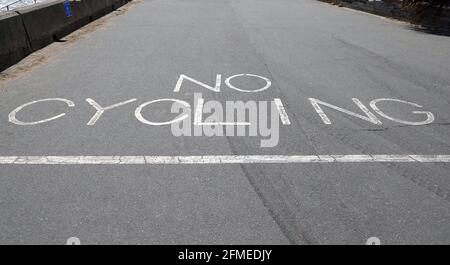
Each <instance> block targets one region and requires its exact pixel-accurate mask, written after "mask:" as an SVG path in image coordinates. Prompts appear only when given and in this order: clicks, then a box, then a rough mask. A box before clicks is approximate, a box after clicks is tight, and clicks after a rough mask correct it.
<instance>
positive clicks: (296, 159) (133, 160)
mask: <svg viewBox="0 0 450 265" xmlns="http://www.w3.org/2000/svg"><path fill="white" fill-rule="evenodd" d="M379 162H386V163H398V162H417V163H450V155H394V154H393V155H211V156H0V165H108V164H118V165H163V164H171V165H178V164H287V163H379Z"/></svg>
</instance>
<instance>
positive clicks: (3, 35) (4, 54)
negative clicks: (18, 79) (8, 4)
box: [0, 12, 31, 71]
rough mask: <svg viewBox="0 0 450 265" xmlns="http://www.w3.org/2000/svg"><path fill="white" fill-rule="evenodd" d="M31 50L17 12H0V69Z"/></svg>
mask: <svg viewBox="0 0 450 265" xmlns="http://www.w3.org/2000/svg"><path fill="white" fill-rule="evenodd" d="M30 52H31V47H30V45H29V42H28V40H27V34H26V32H25V28H24V27H23V24H22V20H21V18H20V16H19V15H18V14H16V13H15V12H5V13H0V71H1V70H3V69H5V68H7V67H8V66H10V65H12V64H14V63H16V62H18V61H19V60H21V59H22V58H24V57H25V56H27V55H28V54H30Z"/></svg>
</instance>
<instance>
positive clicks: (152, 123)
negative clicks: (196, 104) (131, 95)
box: [134, 98, 191, 126]
mask: <svg viewBox="0 0 450 265" xmlns="http://www.w3.org/2000/svg"><path fill="white" fill-rule="evenodd" d="M165 101H172V102H176V103H179V104H181V105H183V106H185V107H187V108H191V105H190V104H189V103H187V102H186V101H183V100H179V99H174V98H162V99H156V100H152V101H148V102H145V103H143V104H141V105H140V106H139V107H137V108H136V110H135V111H134V115H135V116H136V118H137V119H138V120H139V121H140V122H142V123H145V124H149V125H155V126H161V125H169V124H172V123H176V122H180V121H182V120H184V119H186V118H188V117H189V115H187V114H184V115H181V116H180V117H178V118H175V119H173V120H171V121H165V122H153V121H149V120H147V119H145V118H144V117H143V116H142V113H141V111H142V109H143V108H145V107H146V106H148V105H150V104H152V103H156V102H165Z"/></svg>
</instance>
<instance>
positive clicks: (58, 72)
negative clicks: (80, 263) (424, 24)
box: [0, 0, 450, 244]
mask: <svg viewBox="0 0 450 265" xmlns="http://www.w3.org/2000/svg"><path fill="white" fill-rule="evenodd" d="M134 2H135V4H134V6H133V7H132V8H129V9H128V10H127V11H126V12H123V14H121V15H117V16H114V17H111V18H110V19H107V21H106V22H105V23H104V24H102V25H101V26H99V27H98V28H96V29H95V30H93V31H92V32H90V33H89V34H88V35H86V36H85V37H84V38H81V39H78V40H76V41H73V42H70V43H55V44H53V46H52V47H49V49H50V51H51V53H52V54H49V55H48V56H49V59H48V60H45V61H43V62H42V63H40V64H39V65H38V66H34V67H33V69H30V70H29V71H27V72H24V73H21V74H19V75H17V76H15V77H14V78H11V79H7V80H2V81H1V82H0V156H3V157H7V156H158V158H159V156H216V155H230V156H233V155H236V156H239V155H242V156H245V155H268V156H270V155H286V156H294V155H299V156H307V155H363V154H367V155H372V154H400V155H412V154H419V155H450V127H449V126H448V125H449V124H450V75H449V73H450V41H449V38H448V37H445V36H437V35H431V34H426V33H423V32H420V31H416V30H414V29H412V28H411V27H410V26H409V25H407V24H405V23H402V22H398V21H393V20H389V19H386V18H381V17H377V16H373V15H369V14H366V13H362V12H356V11H351V10H348V9H344V8H339V7H336V6H332V5H328V4H326V3H322V2H319V1H313V0H278V1H271V0H217V1H206V0H166V1H162V0H152V1H134ZM55 45H56V46H55ZM55 47H57V48H55ZM43 51H44V50H43ZM247 73H248V74H255V75H258V76H263V77H266V78H268V79H270V81H271V87H270V88H269V89H267V90H264V91H262V92H259V93H242V92H239V91H236V90H233V89H230V88H229V87H226V86H225V85H224V84H222V89H221V91H220V92H214V91H212V90H210V89H205V88H204V87H201V86H199V85H196V84H194V83H192V82H189V81H184V82H183V87H182V89H181V90H180V92H174V87H175V86H176V83H177V80H178V79H179V76H180V75H181V74H184V75H187V76H189V77H192V78H195V79H196V80H198V81H201V82H203V83H205V84H208V85H211V86H212V85H214V82H215V80H216V78H217V75H218V74H220V75H221V76H222V79H223V80H222V81H224V80H225V79H226V78H227V77H230V76H233V75H236V74H247ZM233 84H235V85H236V86H239V87H240V88H242V89H248V90H255V89H257V88H260V87H261V86H262V85H264V83H261V80H260V79H257V78H256V79H255V78H253V79H252V78H247V79H245V78H240V79H239V78H236V79H234V80H233ZM195 92H202V96H203V98H204V99H205V100H216V101H219V102H225V101H236V100H242V101H249V100H254V101H271V100H273V99H274V98H279V99H280V100H281V101H282V103H283V105H284V107H285V109H286V113H287V114H288V115H289V119H290V123H291V124H290V125H281V126H280V132H279V143H278V145H276V146H275V147H267V148H261V147H260V138H259V137H244V136H242V137H236V136H234V137H233V136H228V137H225V136H223V137H206V136H202V137H194V136H181V137H175V136H173V135H172V133H171V130H170V126H151V125H148V124H143V123H142V122H140V121H139V120H138V119H136V117H135V110H136V108H137V107H138V106H139V105H141V104H143V103H144V102H147V101H151V100H156V99H161V98H176V99H180V100H185V101H186V102H190V103H191V104H192V103H193V98H194V93H195ZM45 98H63V99H67V100H70V101H71V102H73V103H74V106H73V107H70V106H68V105H67V104H65V103H64V102H55V101H53V102H50V101H48V102H40V103H38V104H34V105H32V106H31V105H30V106H28V107H26V108H23V109H22V110H21V111H20V112H18V113H17V116H16V118H17V119H18V120H21V121H25V122H31V121H38V120H42V119H46V118H48V117H52V116H55V115H59V114H61V113H65V115H64V116H62V117H59V118H57V119H54V120H51V121H49V122H44V123H40V124H36V125H30V126H21V125H17V124H14V123H12V122H10V120H11V119H10V117H8V116H9V114H10V113H11V111H13V110H14V109H16V108H18V107H19V106H21V105H23V104H26V103H28V102H33V101H36V100H40V99H45ZM87 98H92V99H94V100H95V101H96V102H98V103H99V104H100V105H102V106H108V105H112V104H116V103H118V102H122V101H126V100H129V99H132V98H135V99H136V101H135V102H132V103H129V104H126V105H123V106H120V107H117V108H116V109H111V110H107V111H105V112H104V114H103V115H102V116H101V117H100V118H99V119H98V121H97V122H96V123H95V125H93V126H88V125H87V123H88V122H89V120H90V119H91V118H92V116H93V115H94V114H95V113H96V110H95V108H93V106H91V105H90V104H89V103H88V102H87V101H86V99H87ZM310 98H314V99H317V100H321V101H323V102H326V103H329V104H332V105H334V106H338V107H340V108H343V109H346V110H348V111H351V112H354V113H358V114H360V115H363V114H364V113H363V112H362V109H360V108H359V107H358V106H357V105H356V104H355V102H354V101H353V100H352V99H354V98H356V99H358V100H359V102H361V103H362V104H363V105H364V106H366V107H367V108H368V109H369V111H371V112H373V113H374V115H375V116H376V117H377V118H378V119H379V120H380V121H381V122H382V124H381V125H377V124H374V123H371V122H368V121H367V120H364V119H361V118H358V117H356V116H355V115H349V114H348V113H344V112H342V111H339V110H336V109H332V108H330V107H327V106H324V105H321V106H322V109H323V111H324V113H325V114H326V115H327V117H328V118H329V120H330V121H331V124H325V123H324V121H323V119H322V118H321V116H320V115H319V113H318V112H317V111H316V110H315V109H314V107H313V106H312V104H311V101H310ZM380 98H383V99H399V100H403V101H407V102H410V103H414V104H417V105H420V106H421V107H417V106H413V105H411V104H405V103H399V102H388V101H385V102H379V103H378V104H377V106H378V107H379V109H380V110H382V111H383V113H384V114H386V115H387V116H389V117H395V119H388V118H386V117H383V116H380V115H379V113H377V112H375V111H374V110H373V109H372V108H371V107H370V102H371V101H373V100H374V99H380ZM413 111H421V112H420V113H413ZM425 112H427V113H432V114H433V121H432V122H431V123H429V124H426V125H407V124H405V123H402V122H399V120H400V121H409V122H420V121H423V120H424V119H425V118H424V117H425V114H426V113H425ZM142 113H143V115H145V117H148V119H150V118H152V119H153V120H158V121H165V120H168V119H171V118H173V114H171V113H170V108H168V107H167V104H162V103H161V104H155V105H153V106H152V108H151V110H150V108H148V109H146V110H144V111H143V112H142ZM4 159H5V161H6V158H4ZM155 159H156V158H155ZM0 160H1V159H0ZM0 216H1V218H0V243H1V244H65V242H66V240H67V239H68V238H70V237H77V238H79V239H80V241H81V243H82V244H365V242H366V240H367V239H368V238H369V237H378V238H379V239H380V241H381V243H382V244H449V243H450V164H449V163H420V162H410V163H396V162H370V163H289V164H283V163H272V164H269V163H250V164H244V163H235V164H198V163H197V164H190V165H189V164H164V163H161V164H153V165H147V164H124V165H109V164H99V163H97V164H72V165H50V164H24V165H17V164H8V163H4V164H0Z"/></svg>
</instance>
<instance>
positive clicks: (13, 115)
mask: <svg viewBox="0 0 450 265" xmlns="http://www.w3.org/2000/svg"><path fill="white" fill-rule="evenodd" d="M44 101H62V102H64V103H66V104H67V106H69V107H73V106H75V103H73V102H72V101H70V100H68V99H64V98H45V99H40V100H35V101H31V102H28V103H25V104H23V105H21V106H19V107H18V108H16V109H15V110H13V111H11V113H9V115H8V118H9V122H11V123H14V124H17V125H36V124H39V123H44V122H48V121H52V120H56V119H58V118H61V117H62V116H64V115H66V113H61V114H59V115H56V116H53V117H51V118H48V119H44V120H40V121H33V122H23V121H19V120H18V119H17V118H16V114H17V112H19V111H21V110H22V109H23V108H25V107H28V106H30V105H33V104H35V103H39V102H44Z"/></svg>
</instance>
